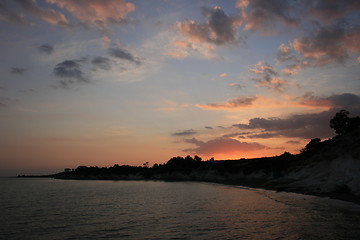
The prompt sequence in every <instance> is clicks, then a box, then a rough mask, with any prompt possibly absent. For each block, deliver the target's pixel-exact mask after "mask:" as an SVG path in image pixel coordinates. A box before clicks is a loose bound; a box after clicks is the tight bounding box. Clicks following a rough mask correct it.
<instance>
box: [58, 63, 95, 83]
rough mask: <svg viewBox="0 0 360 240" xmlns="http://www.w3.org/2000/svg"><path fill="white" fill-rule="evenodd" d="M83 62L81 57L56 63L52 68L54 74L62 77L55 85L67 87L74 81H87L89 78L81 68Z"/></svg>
mask: <svg viewBox="0 0 360 240" xmlns="http://www.w3.org/2000/svg"><path fill="white" fill-rule="evenodd" d="M83 62H84V60H83V59H80V60H79V59H74V60H65V61H63V62H61V63H58V64H57V65H56V66H55V67H54V69H53V73H54V75H55V76H57V77H59V78H61V79H62V80H61V81H59V86H57V87H61V88H65V89H68V88H70V87H71V85H73V84H75V83H89V82H90V80H89V79H88V78H87V77H86V76H85V73H84V72H83V70H82V65H81V63H83Z"/></svg>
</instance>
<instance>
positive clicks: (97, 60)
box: [91, 57, 111, 70]
mask: <svg viewBox="0 0 360 240" xmlns="http://www.w3.org/2000/svg"><path fill="white" fill-rule="evenodd" d="M91 63H92V64H93V65H94V66H95V67H96V68H100V69H103V70H110V69H111V60H110V59H109V58H107V57H94V58H93V59H92V60H91Z"/></svg>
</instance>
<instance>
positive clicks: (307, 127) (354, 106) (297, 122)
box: [233, 93, 360, 139]
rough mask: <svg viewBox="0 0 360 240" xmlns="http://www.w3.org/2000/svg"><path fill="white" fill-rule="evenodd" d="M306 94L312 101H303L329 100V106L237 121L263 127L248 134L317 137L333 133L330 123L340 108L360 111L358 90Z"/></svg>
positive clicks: (249, 126)
mask: <svg viewBox="0 0 360 240" xmlns="http://www.w3.org/2000/svg"><path fill="white" fill-rule="evenodd" d="M304 98H307V99H309V102H306V103H305V102H304V104H308V105H313V104H327V105H330V106H329V110H327V111H322V112H319V113H305V114H294V115H291V116H289V117H287V118H261V117H257V118H252V119H250V120H249V123H248V124H234V125H233V127H237V128H240V129H244V130H254V131H259V130H261V134H257V133H256V134H253V135H252V136H248V137H251V138H269V137H276V136H277V137H291V138H304V139H310V138H315V137H320V138H328V137H331V136H333V135H334V131H333V130H332V129H331V128H330V127H329V125H328V124H324V123H328V122H329V121H330V119H331V118H333V117H334V116H335V113H336V112H338V111H339V110H340V109H344V108H345V109H347V110H349V111H350V112H351V113H353V114H354V115H359V114H360V96H358V95H355V94H349V93H345V94H340V95H333V96H330V97H327V98H317V97H315V96H313V95H308V96H306V97H304Z"/></svg>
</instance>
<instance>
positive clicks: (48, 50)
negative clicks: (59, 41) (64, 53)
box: [37, 44, 54, 55]
mask: <svg viewBox="0 0 360 240" xmlns="http://www.w3.org/2000/svg"><path fill="white" fill-rule="evenodd" d="M37 49H38V50H39V52H41V53H45V54H48V55H50V54H52V53H53V52H54V47H53V46H51V45H50V44H43V45H41V46H39V47H38V48H37Z"/></svg>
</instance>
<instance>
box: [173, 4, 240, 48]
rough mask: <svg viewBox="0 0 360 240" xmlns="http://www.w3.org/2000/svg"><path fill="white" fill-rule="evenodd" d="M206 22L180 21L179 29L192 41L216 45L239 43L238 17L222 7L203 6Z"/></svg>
mask: <svg viewBox="0 0 360 240" xmlns="http://www.w3.org/2000/svg"><path fill="white" fill-rule="evenodd" d="M203 14H204V16H205V17H206V22H205V23H198V22H196V21H194V20H188V21H185V22H178V23H177V27H178V29H179V31H180V32H181V33H182V34H183V35H184V36H186V37H187V40H188V41H189V42H190V43H211V44H215V45H225V44H237V43H239V42H240V39H239V38H238V37H237V36H236V27H238V26H239V25H240V22H239V19H238V17H231V16H229V15H227V14H226V13H225V12H224V11H223V10H222V8H221V7H219V6H216V7H214V8H213V9H210V8H207V7H203Z"/></svg>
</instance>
